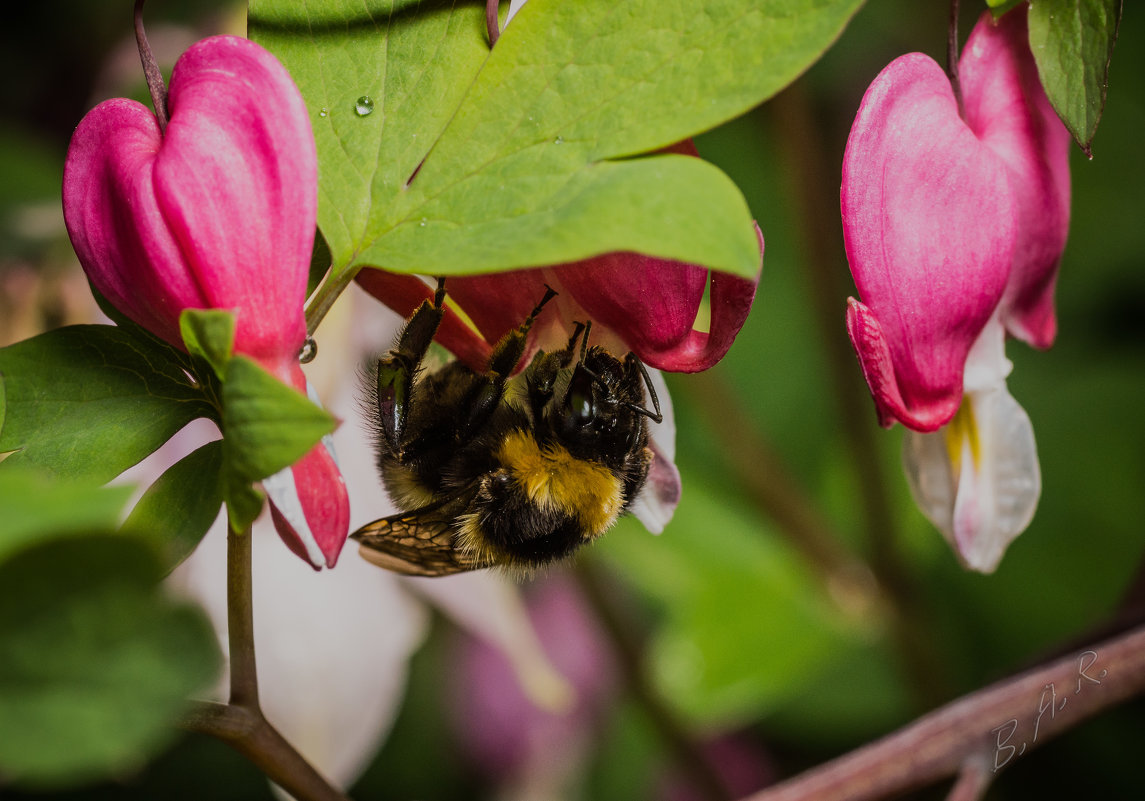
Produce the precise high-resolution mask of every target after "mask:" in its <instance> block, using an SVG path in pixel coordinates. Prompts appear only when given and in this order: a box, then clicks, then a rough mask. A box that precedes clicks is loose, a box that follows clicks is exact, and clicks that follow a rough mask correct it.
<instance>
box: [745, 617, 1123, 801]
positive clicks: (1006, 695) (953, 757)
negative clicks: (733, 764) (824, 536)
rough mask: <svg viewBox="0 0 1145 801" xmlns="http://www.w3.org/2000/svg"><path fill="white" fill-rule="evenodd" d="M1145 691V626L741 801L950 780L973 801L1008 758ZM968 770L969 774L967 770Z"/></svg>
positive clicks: (873, 795) (822, 796) (843, 799)
mask: <svg viewBox="0 0 1145 801" xmlns="http://www.w3.org/2000/svg"><path fill="white" fill-rule="evenodd" d="M1142 692H1145V626H1141V627H1138V628H1135V629H1132V630H1131V631H1129V632H1126V633H1125V634H1123V635H1121V636H1119V637H1115V638H1112V639H1110V640H1106V641H1104V642H1100V643H1098V644H1095V645H1091V646H1090V647H1088V648H1086V649H1084V650H1081V651H1079V652H1075V653H1072V654H1070V655H1068V656H1064V657H1061V658H1059V659H1056V660H1054V661H1053V662H1050V663H1048V664H1046V665H1044V666H1042V667H1037V668H1034V669H1032V670H1029V671H1026V672H1025V673H1022V674H1019V675H1018V676H1015V677H1013V678H1010V679H1007V680H1004V681H1001V682H998V683H996V684H993V685H991V686H989V687H986V688H984V689H982V690H978V691H977V692H974V693H971V694H970V695H967V696H964V697H963V698H960V699H958V700H957V701H954V702H952V703H950V704H947V705H946V706H944V707H942V708H940V709H938V710H936V711H934V712H932V713H930V714H928V715H926V716H924V717H922V718H919V719H918V720H916V721H915V722H914V723H912V724H910V725H909V726H906V727H904V728H902V729H900V730H899V731H897V732H895V733H893V734H891V735H889V736H887V737H885V738H883V739H881V740H878V741H876V742H874V743H871V744H869V745H865V746H863V747H861V748H859V749H857V750H855V751H852V752H851V753H850V754H847V755H845V756H842V757H840V758H839V759H836V760H834V761H832V762H829V763H827V764H825V765H822V766H820V767H818V768H814V769H812V770H810V771H808V772H807V773H805V774H803V775H802V776H797V777H795V778H794V779H791V780H789V781H787V782H784V783H783V784H780V785H777V786H775V787H772V788H769V789H767V790H764V791H763V792H761V793H757V794H755V795H753V796H751V797H750V799H748V801H828V799H830V801H873V799H879V798H887V797H890V796H892V795H898V794H900V793H903V792H906V791H908V790H912V789H916V788H919V787H924V786H926V785H929V784H933V783H934V782H937V781H940V780H942V779H944V778H947V777H949V776H952V775H955V774H956V773H960V778H959V781H958V783H957V784H956V785H955V788H954V790H955V792H956V793H960V794H957V795H953V794H952V795H951V796H950V797H951V799H957V801H969V799H974V798H978V797H980V795H981V792H982V791H983V790H984V786H985V783H986V782H988V780H989V779H990V778H992V777H993V776H994V775H996V774H997V773H998V771H1000V770H1002V769H1003V768H1005V767H1006V766H1007V765H1009V764H1010V763H1011V762H1013V761H1014V760H1015V759H1019V758H1020V757H1021V756H1022V755H1023V754H1025V753H1026V752H1028V751H1030V750H1032V749H1034V748H1036V747H1037V746H1039V745H1041V744H1042V743H1044V742H1046V741H1047V740H1050V739H1052V738H1054V737H1056V736H1058V735H1059V734H1062V733H1063V732H1065V731H1068V730H1069V729H1071V728H1073V727H1074V726H1076V725H1077V724H1079V723H1081V722H1082V721H1083V720H1086V719H1088V718H1090V717H1092V716H1093V715H1095V714H1097V713H1098V712H1100V711H1102V710H1104V709H1107V708H1109V707H1112V706H1114V705H1116V704H1119V703H1121V702H1123V701H1125V700H1127V699H1129V698H1131V697H1133V696H1135V695H1138V694H1140V693H1142ZM975 771H978V773H975Z"/></svg>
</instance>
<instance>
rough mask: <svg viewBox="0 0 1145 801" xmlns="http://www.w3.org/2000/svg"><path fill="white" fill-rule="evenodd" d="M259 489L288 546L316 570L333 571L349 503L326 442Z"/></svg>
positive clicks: (345, 529) (346, 531) (345, 528)
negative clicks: (263, 491)
mask: <svg viewBox="0 0 1145 801" xmlns="http://www.w3.org/2000/svg"><path fill="white" fill-rule="evenodd" d="M263 487H264V488H265V489H266V493H267V496H268V497H269V498H270V504H271V505H270V511H271V515H272V517H273V519H274V527H275V528H276V529H277V530H278V534H279V536H281V537H282V541H283V542H285V543H286V545H287V547H289V548H290V550H292V551H294V553H296V554H297V555H298V556H299V557H301V558H302V559H304V560H305V561H307V562H309V563H310V564H311V565H312V566H313V567H314V568H315V569H316V570H317V569H321V568H322V567H323V566H326V567H334V565H335V564H337V562H338V555H339V554H340V553H341V552H342V546H343V545H344V544H345V543H346V536H347V535H348V534H349V531H350V499H349V495H348V494H347V493H346V484H345V482H344V481H343V480H342V474H341V473H340V472H339V471H338V464H337V462H336V461H335V460H334V453H333V450H332V445H331V444H330V442H329V440H328V438H326V437H324V438H323V441H322V442H320V443H318V444H317V445H315V446H314V448H313V449H312V450H311V451H310V452H309V453H307V454H306V455H305V456H303V457H302V458H301V459H300V460H299V461H297V462H295V463H294V464H293V465H291V466H290V467H288V468H286V469H285V470H283V471H281V472H279V473H275V474H274V475H273V476H271V477H270V478H268V479H265V480H264V481H263Z"/></svg>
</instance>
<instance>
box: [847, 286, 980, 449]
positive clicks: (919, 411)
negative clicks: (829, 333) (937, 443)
mask: <svg viewBox="0 0 1145 801" xmlns="http://www.w3.org/2000/svg"><path fill="white" fill-rule="evenodd" d="M847 334H848V335H849V336H850V338H851V346H852V347H853V348H854V350H855V355H856V356H857V357H858V359H859V366H860V367H861V368H862V371H863V378H864V379H865V380H866V382H867V387H868V388H869V389H870V391H871V397H872V398H874V401H875V408H876V409H877V411H878V415H879V425H881V426H882V427H883V428H890V427H891V426H893V425H894V424H895V423H896V422H899V423H902V424H903V425H904V426H906V427H907V428H910V429H912V430H914V431H924V432H925V431H934V430H936V429H938V428H940V427H941V426H942V425H943V424H944V423H946V422H947V421H948V420H950V418H952V417H953V416H954V414H955V412H957V411H958V405H959V403H960V402H961V400H962V375H961V369H959V370H958V371H957V379H956V381H953V382H950V384H949V385H947V386H945V387H941V388H940V389H939V391H937V392H935V391H933V390H932V391H930V392H927V393H925V394H923V393H921V392H920V393H918V394H917V395H912V394H911V393H910V388H907V392H904V389H903V387H902V386H901V385H900V381H899V377H898V375H897V374H896V371H895V362H894V358H893V357H892V355H891V349H890V345H889V343H888V342H887V338H886V335H885V334H884V332H883V328H882V326H881V325H880V324H879V320H878V318H876V317H875V315H874V313H872V312H871V310H870V309H868V308H867V307H866V306H865V305H863V304H862V303H861V302H859V301H857V300H855V299H854V298H848V299H847ZM920 389H921V387H920Z"/></svg>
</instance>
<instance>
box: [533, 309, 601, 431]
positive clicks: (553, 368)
mask: <svg viewBox="0 0 1145 801" xmlns="http://www.w3.org/2000/svg"><path fill="white" fill-rule="evenodd" d="M588 328H589V326H587V325H585V324H584V323H576V324H575V326H574V328H573V332H572V336H570V337H569V341H568V344H567V345H565V347H564V350H558V351H555V352H553V353H545V352H544V351H541V352H540V353H538V354H537V355H536V356H534V357H533V361H532V362H530V363H529V369H528V371H527V373H526V385H527V386H528V390H529V405H530V406H531V407H532V409H533V419H535V420H540V419H541V416H542V415H543V412H544V408H545V406H546V405H548V403H549V401H550V400H552V398H553V389H554V387H555V386H556V383H557V376H558V375H559V374H560V371H561V370H563V369H564V368H566V367H568V366H569V364H571V363H572V360H573V354H574V353H576V343H577V340H579V339H580V337H581V334H584V338H585V341H587V340H588Z"/></svg>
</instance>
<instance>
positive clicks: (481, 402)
mask: <svg viewBox="0 0 1145 801" xmlns="http://www.w3.org/2000/svg"><path fill="white" fill-rule="evenodd" d="M556 296H557V293H556V291H555V290H554V289H552V288H551V287H548V286H546V287H545V296H544V297H543V298H541V300H540V302H539V303H538V304H537V305H536V306H534V307H533V310H532V311H531V312H529V316H528V317H526V318H525V320H524V322H522V323H521V324H520V325H519V326H517V327H516V328H514V329H513V330H512V331H510V332H508V333H507V334H505V336H503V337H501V340H500V341H499V342H498V343H497V344H496V345H495V346H494V348H493V353H492V354H490V356H489V362H488V366H487V367H486V368H485V373H484V374H482V375H480V376H476V377H475V380H474V382H473V386H472V387H471V389H470V390H469V392H468V394H467V397H466V402H465V405H464V408H465V410H466V416H465V418H464V419H463V420H462V421H461V422H460V425H459V427H458V438H459V440H460V441H461V442H466V441H468V440H469V439H470V438H471V437H472V436H473V434H474V433H475V432H477V431H479V430H480V429H481V427H482V426H484V425H485V422H486V421H487V420H488V419H489V417H490V416H491V415H492V414H493V412H494V410H495V409H496V408H497V407H498V406H499V405H500V403H501V399H502V397H504V395H505V382H506V381H507V380H508V379H509V376H510V375H511V374H512V372H513V370H514V369H515V368H516V367H517V363H518V362H520V361H521V357H522V356H524V355H525V346H526V344H527V342H528V337H529V330H530V329H531V328H532V327H533V323H534V322H536V319H537V315H539V314H540V313H541V309H543V308H544V307H545V304H546V303H548V302H549V301H550V300H552V299H553V298H555V297H556Z"/></svg>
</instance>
